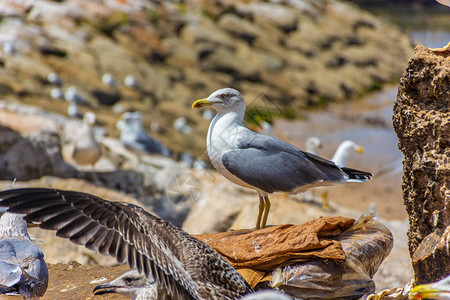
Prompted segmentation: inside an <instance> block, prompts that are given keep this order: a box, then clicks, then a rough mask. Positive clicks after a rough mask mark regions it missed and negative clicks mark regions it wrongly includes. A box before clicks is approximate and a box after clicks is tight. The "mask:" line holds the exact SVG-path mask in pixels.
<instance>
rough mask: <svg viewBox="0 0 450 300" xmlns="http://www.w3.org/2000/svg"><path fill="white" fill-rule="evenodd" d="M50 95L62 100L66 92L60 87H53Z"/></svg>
mask: <svg viewBox="0 0 450 300" xmlns="http://www.w3.org/2000/svg"><path fill="white" fill-rule="evenodd" d="M50 96H51V97H52V98H53V99H57V100H61V99H63V98H64V93H63V91H62V90H61V89H60V88H52V90H51V91H50Z"/></svg>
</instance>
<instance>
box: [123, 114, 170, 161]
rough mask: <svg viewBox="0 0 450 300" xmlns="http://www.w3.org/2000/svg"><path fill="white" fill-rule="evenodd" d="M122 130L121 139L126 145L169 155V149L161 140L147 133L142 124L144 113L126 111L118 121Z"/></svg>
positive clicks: (147, 151) (152, 152)
mask: <svg viewBox="0 0 450 300" xmlns="http://www.w3.org/2000/svg"><path fill="white" fill-rule="evenodd" d="M117 128H118V129H119V130H120V140H121V141H122V142H123V143H124V144H125V146H127V147H130V148H133V149H135V150H139V151H142V152H146V153H150V154H162V155H165V156H168V155H169V154H170V152H169V150H168V149H167V148H166V147H164V146H163V145H162V144H161V143H160V142H159V141H157V140H155V139H154V138H152V137H151V136H149V135H148V134H147V132H146V131H145V130H144V128H143V126H142V114H141V113H140V112H126V113H124V114H123V115H122V119H121V120H120V121H119V122H118V123H117Z"/></svg>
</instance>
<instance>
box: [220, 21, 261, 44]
mask: <svg viewBox="0 0 450 300" xmlns="http://www.w3.org/2000/svg"><path fill="white" fill-rule="evenodd" d="M219 26H220V27H221V28H223V29H225V30H226V31H228V32H229V33H230V34H232V35H234V36H236V37H238V38H240V39H243V40H244V41H246V42H248V43H249V44H251V43H252V42H253V40H255V39H256V38H257V37H258V36H261V35H263V31H262V30H261V29H260V28H259V27H258V26H257V25H255V24H253V23H252V22H250V21H249V20H247V19H244V18H240V17H239V16H237V15H235V14H231V13H226V14H224V15H222V16H221V17H220V20H219Z"/></svg>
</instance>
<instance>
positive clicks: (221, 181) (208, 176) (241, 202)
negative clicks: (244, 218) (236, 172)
mask: <svg viewBox="0 0 450 300" xmlns="http://www.w3.org/2000/svg"><path fill="white" fill-rule="evenodd" d="M193 176H195V177H196V178H198V181H199V182H200V189H201V195H200V197H199V198H198V199H196V201H195V203H194V204H193V206H192V209H191V211H190V213H189V215H188V216H187V218H186V220H185V221H184V223H183V229H184V230H186V231H187V232H189V233H190V234H202V233H213V232H223V231H226V230H228V228H230V225H231V224H232V223H233V222H234V220H235V218H236V216H237V215H238V214H239V212H240V211H241V210H242V208H243V207H244V206H245V204H247V203H253V202H255V203H256V202H258V196H257V194H256V192H254V191H252V190H249V189H244V188H241V187H239V186H237V185H235V184H233V183H231V182H229V181H228V180H227V179H225V178H224V177H223V176H221V175H220V174H218V173H217V172H216V171H210V170H202V171H196V172H195V173H193ZM243 192H244V193H243ZM254 219H255V220H254V222H256V215H255V216H254ZM252 226H254V224H252Z"/></svg>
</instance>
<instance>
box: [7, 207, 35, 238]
mask: <svg viewBox="0 0 450 300" xmlns="http://www.w3.org/2000/svg"><path fill="white" fill-rule="evenodd" d="M23 216H24V215H22V214H14V213H10V212H5V213H4V214H3V215H2V216H1V217H0V238H2V237H18V238H24V239H27V240H30V241H31V239H30V236H29V235H28V231H27V222H25V220H24V219H23Z"/></svg>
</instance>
